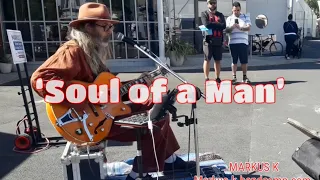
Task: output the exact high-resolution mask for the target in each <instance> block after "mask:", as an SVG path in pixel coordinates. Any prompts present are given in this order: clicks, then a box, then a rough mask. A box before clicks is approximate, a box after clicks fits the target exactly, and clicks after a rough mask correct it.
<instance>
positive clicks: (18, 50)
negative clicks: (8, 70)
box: [7, 29, 27, 64]
mask: <svg viewBox="0 0 320 180" xmlns="http://www.w3.org/2000/svg"><path fill="white" fill-rule="evenodd" d="M7 35H8V39H9V43H10V49H11V55H12V60H13V64H21V63H26V62H27V56H26V52H25V50H24V45H23V40H22V35H21V31H18V30H11V29H7Z"/></svg>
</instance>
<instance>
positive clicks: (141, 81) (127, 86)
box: [120, 69, 163, 97]
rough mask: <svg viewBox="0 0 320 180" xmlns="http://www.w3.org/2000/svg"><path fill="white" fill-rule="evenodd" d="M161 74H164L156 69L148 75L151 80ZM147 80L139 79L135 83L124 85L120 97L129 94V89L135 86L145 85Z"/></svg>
mask: <svg viewBox="0 0 320 180" xmlns="http://www.w3.org/2000/svg"><path fill="white" fill-rule="evenodd" d="M160 74H163V72H162V71H161V69H156V70H154V71H151V72H150V73H148V75H149V76H150V77H151V78H154V77H156V76H158V75H160ZM145 83H146V82H145V80H144V79H143V78H139V79H135V80H133V81H130V82H128V83H126V84H124V85H122V87H121V88H120V97H122V96H123V95H125V94H127V93H128V92H129V89H130V87H131V86H133V85H135V84H145Z"/></svg>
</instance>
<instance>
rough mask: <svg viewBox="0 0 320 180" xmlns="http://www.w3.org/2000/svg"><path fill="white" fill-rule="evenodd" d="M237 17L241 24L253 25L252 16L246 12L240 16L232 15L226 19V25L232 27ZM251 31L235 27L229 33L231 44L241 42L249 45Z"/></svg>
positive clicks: (241, 25)
mask: <svg viewBox="0 0 320 180" xmlns="http://www.w3.org/2000/svg"><path fill="white" fill-rule="evenodd" d="M235 19H238V21H239V26H240V27H243V26H247V25H251V21H250V18H249V17H248V16H246V15H245V14H241V15H240V16H239V17H236V16H235V15H233V14H232V15H231V16H229V17H228V18H227V20H226V26H227V27H231V26H233V24H234V23H235ZM248 42H249V33H248V31H241V30H240V29H237V28H236V29H233V31H232V32H231V33H230V34H229V44H240V43H244V44H246V45H248V44H249V43H248Z"/></svg>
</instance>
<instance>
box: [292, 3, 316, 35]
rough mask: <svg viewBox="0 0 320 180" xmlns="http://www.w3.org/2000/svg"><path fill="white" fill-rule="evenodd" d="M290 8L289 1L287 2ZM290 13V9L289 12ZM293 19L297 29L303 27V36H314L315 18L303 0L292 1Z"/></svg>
mask: <svg viewBox="0 0 320 180" xmlns="http://www.w3.org/2000/svg"><path fill="white" fill-rule="evenodd" d="M288 1H289V2H288V4H289V7H290V8H291V0H288ZM289 13H291V9H290V11H289ZM292 15H293V19H294V20H295V21H296V22H297V24H298V26H299V27H304V36H312V37H315V36H316V27H317V16H316V15H315V14H314V13H313V11H312V10H311V8H310V7H309V6H308V4H307V3H306V2H305V1H304V0H298V1H296V0H294V1H293V14H292Z"/></svg>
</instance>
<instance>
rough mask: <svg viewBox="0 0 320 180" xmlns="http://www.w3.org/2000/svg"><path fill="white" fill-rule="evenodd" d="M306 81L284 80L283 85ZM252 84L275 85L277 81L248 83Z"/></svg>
mask: <svg viewBox="0 0 320 180" xmlns="http://www.w3.org/2000/svg"><path fill="white" fill-rule="evenodd" d="M306 82H307V81H286V80H285V81H284V84H285V85H288V84H296V83H306ZM250 84H251V85H252V86H257V85H267V84H272V85H276V84H277V81H264V82H251V83H250Z"/></svg>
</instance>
